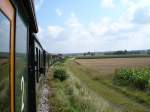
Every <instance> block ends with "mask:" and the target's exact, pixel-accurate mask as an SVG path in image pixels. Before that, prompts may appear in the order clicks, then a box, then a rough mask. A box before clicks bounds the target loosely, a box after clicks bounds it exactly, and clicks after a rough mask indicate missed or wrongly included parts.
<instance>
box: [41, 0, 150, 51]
mask: <svg viewBox="0 0 150 112" xmlns="http://www.w3.org/2000/svg"><path fill="white" fill-rule="evenodd" d="M124 2H126V4H125V5H126V10H125V11H124V12H122V14H121V15H120V17H118V19H116V20H113V19H112V18H111V17H103V18H101V20H99V21H92V22H90V23H89V24H88V25H84V24H83V23H82V22H81V21H80V19H79V18H78V17H77V16H76V14H75V13H72V14H71V15H70V17H69V18H68V19H67V20H66V21H65V23H64V25H63V26H59V25H53V26H52V25H50V26H49V27H48V28H45V30H44V29H43V28H40V33H39V35H42V36H43V37H42V38H41V40H42V42H43V45H44V46H45V48H46V50H48V51H49V52H57V53H58V52H62V53H64V52H87V51H109V50H124V49H127V50H132V49H148V48H150V44H149V42H150V38H149V37H150V32H149V29H150V23H148V24H137V23H136V22H135V18H136V17H137V16H135V15H136V13H137V12H139V10H141V9H143V6H144V8H145V7H146V5H145V3H143V4H144V5H141V4H139V3H135V2H136V1H134V0H131V1H129V0H124ZM145 9H146V10H147V9H149V8H147V7H146V8H145ZM144 12H145V10H143V11H142V12H141V13H144ZM144 14H146V15H149V13H148V11H147V12H145V13H144ZM145 17H147V16H145ZM143 20H144V21H145V19H142V21H143Z"/></svg>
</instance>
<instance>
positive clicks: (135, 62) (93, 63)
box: [76, 57, 150, 75]
mask: <svg viewBox="0 0 150 112" xmlns="http://www.w3.org/2000/svg"><path fill="white" fill-rule="evenodd" d="M76 62H77V63H78V64H81V65H84V66H86V67H87V68H89V69H94V70H96V71H98V72H101V73H102V74H103V75H112V74H114V72H115V70H116V69H118V68H142V67H150V57H147V58H146V57H145V58H104V59H76Z"/></svg>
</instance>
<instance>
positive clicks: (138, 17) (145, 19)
mask: <svg viewBox="0 0 150 112" xmlns="http://www.w3.org/2000/svg"><path fill="white" fill-rule="evenodd" d="M133 21H134V22H135V23H137V24H147V23H150V13H149V11H148V10H147V9H145V8H141V9H138V10H136V12H135V13H134V19H133Z"/></svg>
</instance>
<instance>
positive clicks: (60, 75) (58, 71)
mask: <svg viewBox="0 0 150 112" xmlns="http://www.w3.org/2000/svg"><path fill="white" fill-rule="evenodd" d="M54 78H55V79H59V80H60V81H64V80H66V79H67V78H68V75H67V73H66V71H65V69H63V68H55V70H54Z"/></svg>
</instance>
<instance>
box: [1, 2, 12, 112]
mask: <svg viewBox="0 0 150 112" xmlns="http://www.w3.org/2000/svg"><path fill="white" fill-rule="evenodd" d="M14 15H15V11H14V8H13V5H12V4H11V2H10V1H9V0H0V112H14Z"/></svg>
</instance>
